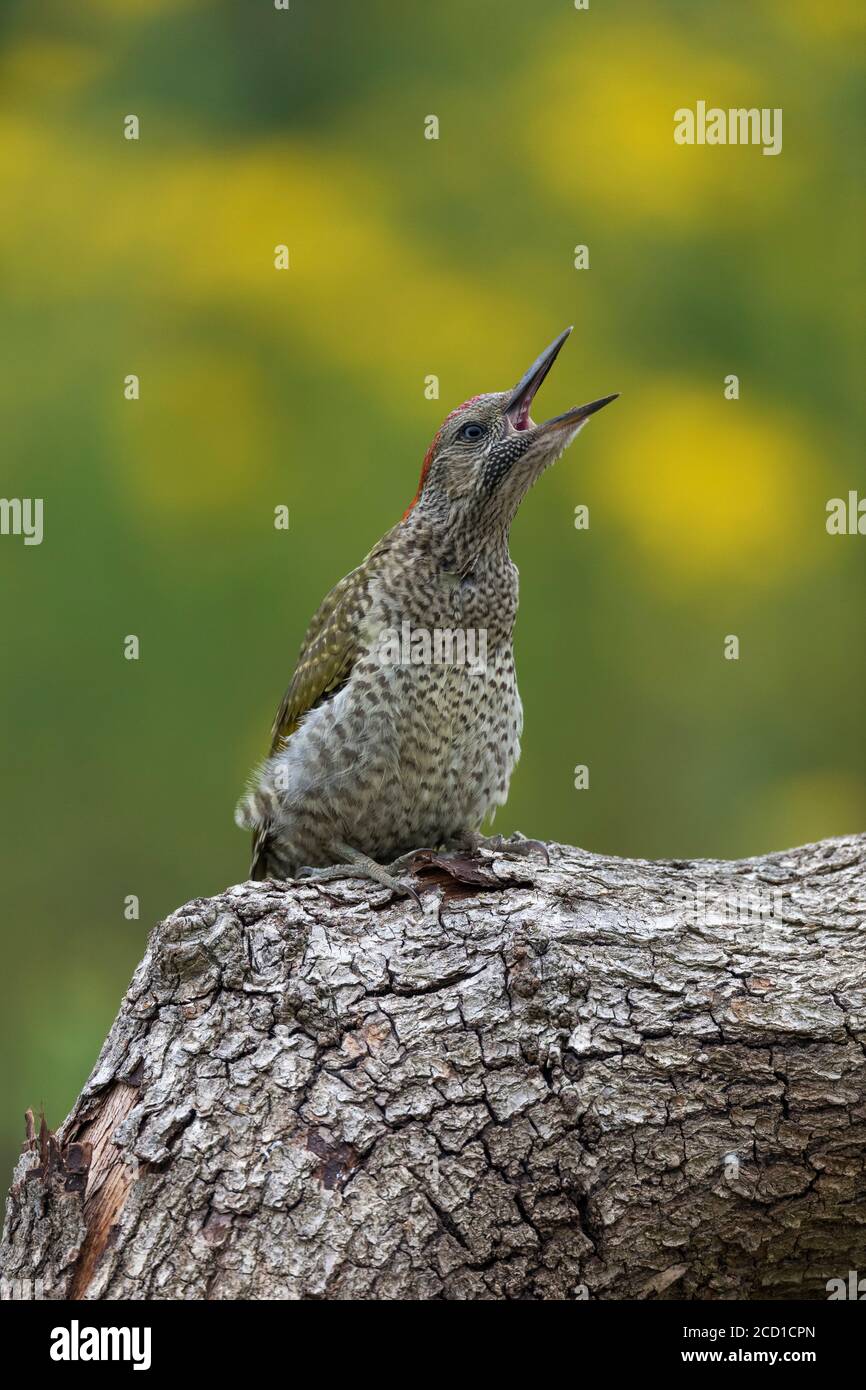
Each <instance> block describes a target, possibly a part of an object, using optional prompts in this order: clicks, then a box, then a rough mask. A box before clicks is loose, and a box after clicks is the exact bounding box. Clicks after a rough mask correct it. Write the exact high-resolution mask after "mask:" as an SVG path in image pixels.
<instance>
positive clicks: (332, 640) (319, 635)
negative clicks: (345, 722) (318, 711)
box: [271, 562, 367, 753]
mask: <svg viewBox="0 0 866 1390" xmlns="http://www.w3.org/2000/svg"><path fill="white" fill-rule="evenodd" d="M366 578H367V576H366V562H365V564H364V565H361V566H360V567H359V568H358V569H356V570H352V572H351V574H347V575H346V577H345V579H341V580H340V582H339V584H336V585H335V586H334V588H333V589H332V590H331V592H330V593H329V594H328V595H327V596H326V598H324V599H323V601H322V604H321V606H320V608H319V611H318V612H317V613H316V616H315V617H314V618H313V621H312V622H311V623H310V626H309V628H308V629H307V635H306V637H305V638H304V641H303V645H302V647H301V651H300V654H299V656H298V664H297V666H296V667H295V674H294V675H293V676H292V683H291V685H290V686H289V688H288V690H287V691H286V693H285V695H284V696H283V701H282V704H281V705H280V707H279V709H278V710H277V713H276V716H275V717H274V723H273V727H272V729H271V752H272V753H275V752H276V751H277V749H278V748H279V747H280V745H281V744H283V743H285V741H286V739H287V738H290V737H291V735H292V734H293V733H294V732H295V730H296V729H297V727H298V725H299V724H300V722H301V719H302V718H303V716H304V715H305V714H306V713H307V711H308V710H311V709H313V708H314V707H315V706H316V705H318V704H321V702H322V701H323V700H327V699H329V698H330V697H331V696H332V695H334V694H335V693H336V691H337V690H339V688H340V686H341V685H343V684H344V683H345V682H346V681H347V680H348V678H349V675H350V674H351V671H352V667H353V666H354V664H355V662H356V660H357V658H358V652H359V643H358V629H359V623H360V620H361V614H362V610H363V600H364V598H365V596H366V592H367V582H366Z"/></svg>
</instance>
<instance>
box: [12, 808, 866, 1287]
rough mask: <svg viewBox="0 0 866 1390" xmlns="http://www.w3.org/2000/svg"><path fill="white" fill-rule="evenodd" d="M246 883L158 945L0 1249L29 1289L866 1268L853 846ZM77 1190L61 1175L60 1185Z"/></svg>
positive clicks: (498, 1282)
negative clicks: (380, 878)
mask: <svg viewBox="0 0 866 1390" xmlns="http://www.w3.org/2000/svg"><path fill="white" fill-rule="evenodd" d="M549 857H550V863H549V864H545V862H544V855H543V853H539V852H538V851H537V850H533V851H532V852H531V854H530V855H528V856H526V857H520V856H518V855H517V854H512V853H511V852H510V850H509V849H507V848H506V849H504V850H503V851H501V852H497V853H493V852H490V851H482V852H481V854H480V855H479V856H477V857H476V858H475V859H474V860H472V861H469V860H462V861H452V862H451V863H450V872H449V870H448V869H446V868H445V867H443V864H442V863H441V862H430V863H428V864H427V867H426V868H425V869H424V870H423V873H422V881H423V885H424V886H423V891H422V904H423V912H419V910H418V908H417V906H416V905H415V904H414V903H413V902H411V901H410V900H408V899H401V900H396V899H394V898H393V897H392V896H391V895H390V894H389V893H388V892H387V891H386V890H383V889H379V888H374V887H372V886H370V885H367V884H363V883H361V882H359V881H358V880H353V879H346V880H345V881H344V882H338V883H333V882H329V883H327V884H321V885H316V884H314V883H310V882H304V883H288V884H275V883H273V884H272V883H264V884H263V883H247V884H242V885H240V886H238V887H234V888H230V889H228V890H227V891H226V892H225V893H223V894H221V895H220V896H219V897H216V898H212V899H200V900H198V901H196V902H193V903H190V904H189V905H187V906H186V907H183V908H181V909H180V910H179V911H177V912H175V913H174V914H173V915H172V916H171V917H169V918H167V919H166V921H164V922H162V923H160V925H159V926H157V927H156V929H155V930H154V932H153V934H152V936H151V938H150V942H149V945H148V948H147V953H146V955H145V957H144V960H143V961H142V963H141V965H140V966H139V968H138V970H137V971H136V973H135V976H134V978H133V980H132V983H131V985H130V988H129V991H128V993H127V995H126V997H125V999H124V1000H123V1003H122V1006H121V1009H120V1013H119V1014H118V1017H117V1019H116V1021H115V1023H114V1026H113V1027H112V1029H111V1033H110V1035H109V1037H108V1039H107V1041H106V1043H105V1045H104V1047H103V1049H102V1052H101V1054H100V1057H99V1060H98V1062H97V1064H96V1067H95V1069H94V1071H93V1073H92V1075H91V1077H90V1079H89V1081H88V1082H87V1084H86V1086H85V1087H84V1090H83V1092H82V1094H81V1096H80V1097H79V1099H78V1101H77V1103H76V1105H75V1107H74V1109H73V1111H72V1113H71V1114H70V1116H69V1117H68V1119H67V1120H66V1121H65V1123H64V1124H63V1125H62V1127H61V1129H60V1130H59V1131H58V1133H57V1135H56V1136H55V1135H51V1134H49V1133H48V1132H47V1131H46V1130H44V1129H43V1132H42V1134H41V1135H39V1136H37V1135H36V1134H35V1133H34V1130H33V1126H32V1123H31V1125H30V1129H29V1132H28V1138H27V1142H26V1143H25V1147H24V1152H23V1154H22V1158H21V1160H20V1162H19V1165H18V1168H17V1169H16V1174H15V1179H14V1183H13V1186H12V1190H11V1194H10V1201H9V1209H8V1216H7V1222H6V1228H5V1231H4V1237H3V1246H2V1273H3V1275H4V1276H5V1277H6V1279H13V1280H14V1279H21V1278H25V1279H33V1280H42V1281H43V1285H44V1289H45V1296H47V1297H57V1298H63V1297H70V1296H72V1297H79V1298H88V1299H119V1298H185V1299H189V1298H192V1299H221V1298H267V1299H273V1298H328V1299H338V1298H360V1299H370V1298H388V1299H436V1298H458V1299H512V1298H521V1299H574V1298H581V1297H590V1298H594V1299H612V1298H688V1299H710V1298H734V1297H745V1298H760V1297H764V1298H776V1299H783V1298H826V1297H827V1290H826V1283H827V1280H828V1279H830V1278H836V1277H846V1276H847V1272H848V1270H849V1269H855V1270H856V1269H859V1270H860V1271H861V1272H862V1271H866V1171H864V1138H866V1102H864V1091H866V1085H864V1081H866V1048H864V1043H866V964H864V960H866V951H864V946H866V926H864V900H866V874H864V865H866V836H861V837H848V838H843V839H837V840H828V841H826V842H824V843H821V844H817V845H807V846H806V847H804V848H802V849H797V850H792V851H790V852H787V853H782V854H771V855H767V856H766V857H764V858H759V859H749V860H744V861H741V862H737V863H714V862H709V861H698V862H689V863H684V862H678V861H672V862H661V863H648V862H645V861H640V860H624V859H611V858H605V857H601V856H597V855H593V854H588V853H585V852H583V851H580V850H576V849H571V848H568V847H566V846H560V845H551V846H550V847H549ZM88 1169H89V1171H87V1170H88Z"/></svg>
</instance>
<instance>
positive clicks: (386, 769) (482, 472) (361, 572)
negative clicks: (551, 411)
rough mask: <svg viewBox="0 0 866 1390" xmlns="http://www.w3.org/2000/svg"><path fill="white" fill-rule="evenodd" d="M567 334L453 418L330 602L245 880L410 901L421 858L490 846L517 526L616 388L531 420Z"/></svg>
mask: <svg viewBox="0 0 866 1390" xmlns="http://www.w3.org/2000/svg"><path fill="white" fill-rule="evenodd" d="M571 331H572V328H571V327H569V328H566V329H565V330H564V332H562V333H560V334H559V336H558V337H557V338H555V339H554V341H553V342H552V343H551V344H550V346H549V347H547V348H546V349H545V350H544V352H542V353H541V354H540V356H538V357H537V358H536V359H535V361H534V362H533V363H532V365H531V367H529V369H528V370H527V371H526V372H525V373H524V374H523V376H522V377H521V378H520V380H519V381H518V383H517V385H516V386H515V387H513V388H512V389H511V390H506V391H498V392H488V393H484V394H481V395H475V396H472V397H470V398H469V399H468V400H466V401H464V402H463V404H462V405H460V406H458V407H457V408H456V409H455V410H452V411H451V412H450V414H449V415H448V416H446V418H445V420H444V422H443V423H442V425H441V426H440V428H439V430H438V431H437V433H436V435H435V437H434V439H433V441H432V443H431V444H430V447H429V448H428V450H427V452H426V454H425V456H424V460H423V465H422V468H421V476H420V480H419V483H418V487H417V490H416V493H415V496H414V498H413V500H412V501H411V503H410V504H409V507H408V508H407V510H406V511H405V513H404V514H403V516H402V517H401V519H400V520H399V521H398V522H397V524H396V525H395V526H393V527H392V528H391V529H390V530H389V531H387V532H386V533H385V535H384V536H383V537H382V539H381V540H380V541H379V542H378V544H376V545H375V546H374V547H373V549H372V550H371V551H370V553H369V554H368V555H367V557H366V558H365V559H364V560H362V562H361V563H360V565H358V567H357V569H354V570H352V571H351V572H350V573H349V574H347V575H346V576H345V578H343V579H341V580H340V582H339V583H338V584H336V585H335V586H334V588H333V589H331V591H330V592H329V593H328V594H327V595H326V597H325V598H324V599H323V601H322V603H321V605H320V607H319V609H318V611H317V613H316V614H315V617H314V618H313V619H312V622H311V623H310V625H309V628H308V630H307V633H306V636H305V638H304V641H303V644H302V646H301V650H300V654H299V657H298V661H297V665H296V668H295V671H294V675H293V676H292V679H291V683H290V685H289V687H288V689H287V691H286V693H285V695H284V697H283V700H282V703H281V704H280V706H279V709H278V710H277V713H276V716H275V718H274V722H273V726H272V729H271V744H270V752H269V754H268V756H267V758H266V759H265V761H264V762H263V763H262V764H261V765H260V766H259V767H258V768H257V769H256V770H255V771H254V772H253V774H252V776H251V778H250V781H249V783H248V786H247V790H246V792H245V794H244V795H243V796H242V797H241V800H240V801H239V803H238V806H237V809H236V812H235V821H236V823H237V824H238V825H239V826H240V827H241V828H242V829H246V830H249V831H252V840H253V843H252V858H251V864H250V878H251V879H254V880H263V879H272V880H278V881H279V880H285V879H299V878H312V879H317V880H319V881H321V880H327V879H337V878H342V877H348V876H352V877H359V878H362V879H368V880H371V881H372V882H374V883H376V884H379V885H382V886H383V887H387V888H389V889H391V890H392V892H394V893H399V894H411V895H412V896H414V897H415V898H416V901H417V894H416V893H415V891H414V889H413V888H412V887H411V885H409V884H408V883H407V881H406V880H405V879H404V878H403V877H402V875H403V872H404V870H405V869H406V868H407V867H408V866H410V865H411V863H412V858H413V855H415V854H416V853H417V851H418V850H419V849H421V848H425V849H426V848H433V849H439V850H445V851H448V850H459V849H461V848H462V849H467V848H468V849H477V847H478V846H479V845H480V844H481V843H483V842H484V837H483V836H482V834H481V827H482V825H483V824H484V822H485V820H486V819H487V817H488V816H491V815H492V814H493V813H495V811H496V809H497V808H498V807H500V806H502V805H503V804H504V803H505V801H506V798H507V796H508V788H509V783H510V780H511V775H512V772H513V771H514V768H515V765H516V764H517V761H518V758H519V756H520V739H521V735H522V732H523V709H522V705H521V701H520V695H519V693H518V688H517V678H516V674H515V662H514V649H513V632H514V624H515V618H516V616H517V607H518V571H517V568H516V566H515V565H514V563H513V561H512V559H511V556H510V553H509V531H510V527H511V523H512V521H513V520H514V517H515V514H516V512H517V509H518V507H519V506H520V504H521V502H522V501H523V499H524V497H525V496H526V494H527V492H528V491H529V489H530V488H531V487H532V485H533V484H534V483H535V482H536V481H537V480H538V479H539V478H540V476H541V475H542V473H544V471H545V470H546V469H547V468H549V467H550V465H551V464H553V463H554V462H555V461H556V460H557V459H558V458H559V457H560V455H561V454H562V453H563V452H564V450H565V449H566V448H567V447H568V445H569V444H571V443H572V441H573V440H574V439H575V437H576V436H577V434H578V433H579V432H580V430H581V429H582V428H583V426H584V425H585V424H586V422H587V420H588V419H589V417H590V416H591V415H593V414H595V412H596V411H598V410H601V409H602V408H603V407H604V406H606V405H609V404H610V402H611V401H613V400H615V399H616V398H617V395H618V394H619V393H614V394H613V395H609V396H603V397H601V399H599V400H594V401H592V402H590V403H589V404H588V405H582V406H576V407H574V408H572V409H571V410H567V411H565V412H564V413H563V414H561V415H556V416H554V417H553V418H552V419H549V420H546V421H544V422H542V423H540V424H536V423H535V421H534V420H533V419H532V417H531V414H530V409H531V407H532V404H533V401H534V398H535V395H536V393H537V391H538V389H539V387H540V386H541V384H542V382H543V381H544V379H545V377H546V376H547V374H548V372H549V371H550V368H551V367H552V365H553V363H554V362H555V360H556V358H557V356H558V355H559V352H560V350H561V348H562V346H563V344H564V343H565V341H566V339H567V338H568V336H569V334H570V333H571Z"/></svg>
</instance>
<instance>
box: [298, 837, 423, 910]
mask: <svg viewBox="0 0 866 1390" xmlns="http://www.w3.org/2000/svg"><path fill="white" fill-rule="evenodd" d="M331 852H332V854H334V855H335V856H337V855H339V856H340V858H341V859H343V860H345V863H343V864H328V865H327V866H326V867H324V868H318V869H317V868H311V867H309V866H305V867H304V868H302V869H298V871H297V873H296V874H295V878H306V879H312V880H314V881H315V882H317V883H322V882H327V881H328V880H333V879H338V878H369V879H370V880H371V881H372V882H373V883H378V884H381V886H382V887H383V888H390V890H391V892H392V893H401V894H404V895H405V896H406V897H409V898H414V899H415V902H416V903H417V904H418V906H419V908H420V907H421V899H420V898H419V897H418V894H417V893H416V892H415V889H414V888H412V887H410V885H409V884H408V883H401V882H400V880H399V879H398V878H395V877H394V875H393V873H392V872H391V869H392V868H393V867H394V866H393V865H390V864H389V865H388V867H387V868H385V867H384V866H383V865H382V864H377V863H376V861H375V859H371V858H370V856H369V855H368V854H362V853H361V851H360V850H358V849H353V848H352V846H351V845H347V844H344V843H343V841H342V840H338V841H337V842H336V843H335V844H333V845H332V846H331ZM422 911H423V909H422Z"/></svg>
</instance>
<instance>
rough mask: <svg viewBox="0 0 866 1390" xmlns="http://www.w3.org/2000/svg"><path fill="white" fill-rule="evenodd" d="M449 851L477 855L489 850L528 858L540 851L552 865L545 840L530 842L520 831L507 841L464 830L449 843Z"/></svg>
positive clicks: (502, 836) (497, 836) (477, 831)
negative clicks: (465, 851) (466, 851)
mask: <svg viewBox="0 0 866 1390" xmlns="http://www.w3.org/2000/svg"><path fill="white" fill-rule="evenodd" d="M446 848H447V849H457V850H461V849H462V850H469V852H470V854H475V853H476V852H477V851H478V850H479V849H489V850H490V851H491V852H492V853H494V854H516V855H518V856H520V857H528V856H529V855H530V854H532V852H533V851H534V850H540V851H541V853H542V854H543V855H544V857H545V859H546V860H547V862H548V864H549V863H550V855H549V854H548V852H547V845H546V844H545V843H544V842H543V840H528V839H527V838H526V836H525V835H521V833H520V831H519V830H515V832H514V834H513V835H512V836H511V837H510V838H509V839H507V840H506V838H505V836H504V835H482V834H481V831H480V830H463V831H461V832H460V834H459V835H457V836H455V838H454V839H453V840H451V841H449V843H448V845H447V846H446Z"/></svg>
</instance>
